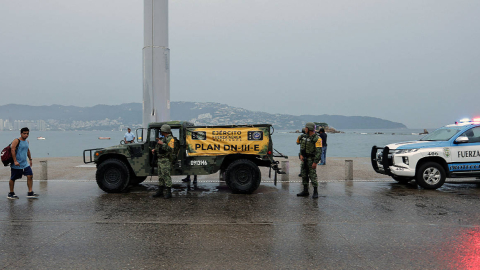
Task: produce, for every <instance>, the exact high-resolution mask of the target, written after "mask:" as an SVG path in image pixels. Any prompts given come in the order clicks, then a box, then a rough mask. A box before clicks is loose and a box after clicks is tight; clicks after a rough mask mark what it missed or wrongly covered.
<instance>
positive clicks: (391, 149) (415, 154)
mask: <svg viewBox="0 0 480 270" xmlns="http://www.w3.org/2000/svg"><path fill="white" fill-rule="evenodd" d="M371 160H372V166H373V169H374V170H375V171H376V172H377V173H381V174H386V175H389V176H391V177H392V178H393V179H395V180H396V181H398V182H400V183H407V182H409V181H411V180H413V179H415V181H416V182H417V184H418V185H420V186H421V187H423V188H425V189H437V188H439V187H441V186H442V185H443V184H444V183H445V179H446V178H447V177H449V178H453V177H478V176H480V118H476V119H473V120H469V119H462V120H460V121H459V122H455V124H453V125H447V126H444V127H441V128H439V129H437V130H435V131H434V132H433V133H431V134H428V135H426V136H425V137H423V138H422V139H420V140H418V141H410V142H401V143H393V144H389V145H387V146H385V147H383V148H381V147H377V146H373V147H372V153H371Z"/></svg>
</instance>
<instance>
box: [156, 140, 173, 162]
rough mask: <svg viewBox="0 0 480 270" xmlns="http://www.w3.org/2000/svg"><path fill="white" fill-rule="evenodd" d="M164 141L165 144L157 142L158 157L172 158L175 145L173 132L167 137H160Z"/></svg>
mask: <svg viewBox="0 0 480 270" xmlns="http://www.w3.org/2000/svg"><path fill="white" fill-rule="evenodd" d="M160 140H162V141H163V145H161V144H157V145H156V146H155V149H156V150H157V155H158V158H159V159H160V158H168V159H171V158H172V154H173V149H174V147H175V139H174V138H173V136H172V135H171V134H169V135H167V136H166V137H163V138H160Z"/></svg>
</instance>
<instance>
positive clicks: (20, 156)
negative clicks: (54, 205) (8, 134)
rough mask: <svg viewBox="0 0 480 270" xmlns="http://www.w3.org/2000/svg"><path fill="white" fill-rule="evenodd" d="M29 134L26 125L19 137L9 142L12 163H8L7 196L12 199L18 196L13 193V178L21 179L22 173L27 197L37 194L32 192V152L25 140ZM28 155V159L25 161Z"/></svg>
mask: <svg viewBox="0 0 480 270" xmlns="http://www.w3.org/2000/svg"><path fill="white" fill-rule="evenodd" d="M29 135H30V130H29V129H28V128H26V127H24V128H22V129H21V130H20V138H18V139H15V140H13V142H12V144H11V148H12V157H13V163H12V164H11V165H10V168H11V176H10V182H9V186H10V193H8V196H7V198H9V199H11V200H13V199H18V196H17V195H15V192H14V190H13V189H14V187H15V180H17V179H21V178H22V175H25V176H26V177H27V187H28V193H27V198H31V199H36V198H38V194H36V193H35V192H33V190H32V188H33V172H32V154H31V153H30V149H29V143H28V141H27V138H28V136H29ZM27 157H28V161H27Z"/></svg>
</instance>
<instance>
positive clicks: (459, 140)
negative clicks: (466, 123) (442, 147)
mask: <svg viewBox="0 0 480 270" xmlns="http://www.w3.org/2000/svg"><path fill="white" fill-rule="evenodd" d="M455 143H468V138H467V137H466V136H460V137H458V138H456V139H455Z"/></svg>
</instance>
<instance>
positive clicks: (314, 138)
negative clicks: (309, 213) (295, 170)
mask: <svg viewBox="0 0 480 270" xmlns="http://www.w3.org/2000/svg"><path fill="white" fill-rule="evenodd" d="M321 153H322V139H321V138H320V137H318V135H317V134H316V133H315V124H314V123H311V122H310V123H307V124H306V125H305V135H304V137H303V140H301V143H300V160H301V161H302V168H301V175H302V184H303V191H302V192H300V193H298V194H297V196H299V197H306V196H308V195H310V193H308V179H310V181H311V182H312V186H313V196H312V198H314V199H317V198H318V181H317V163H318V162H319V161H320V155H321Z"/></svg>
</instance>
